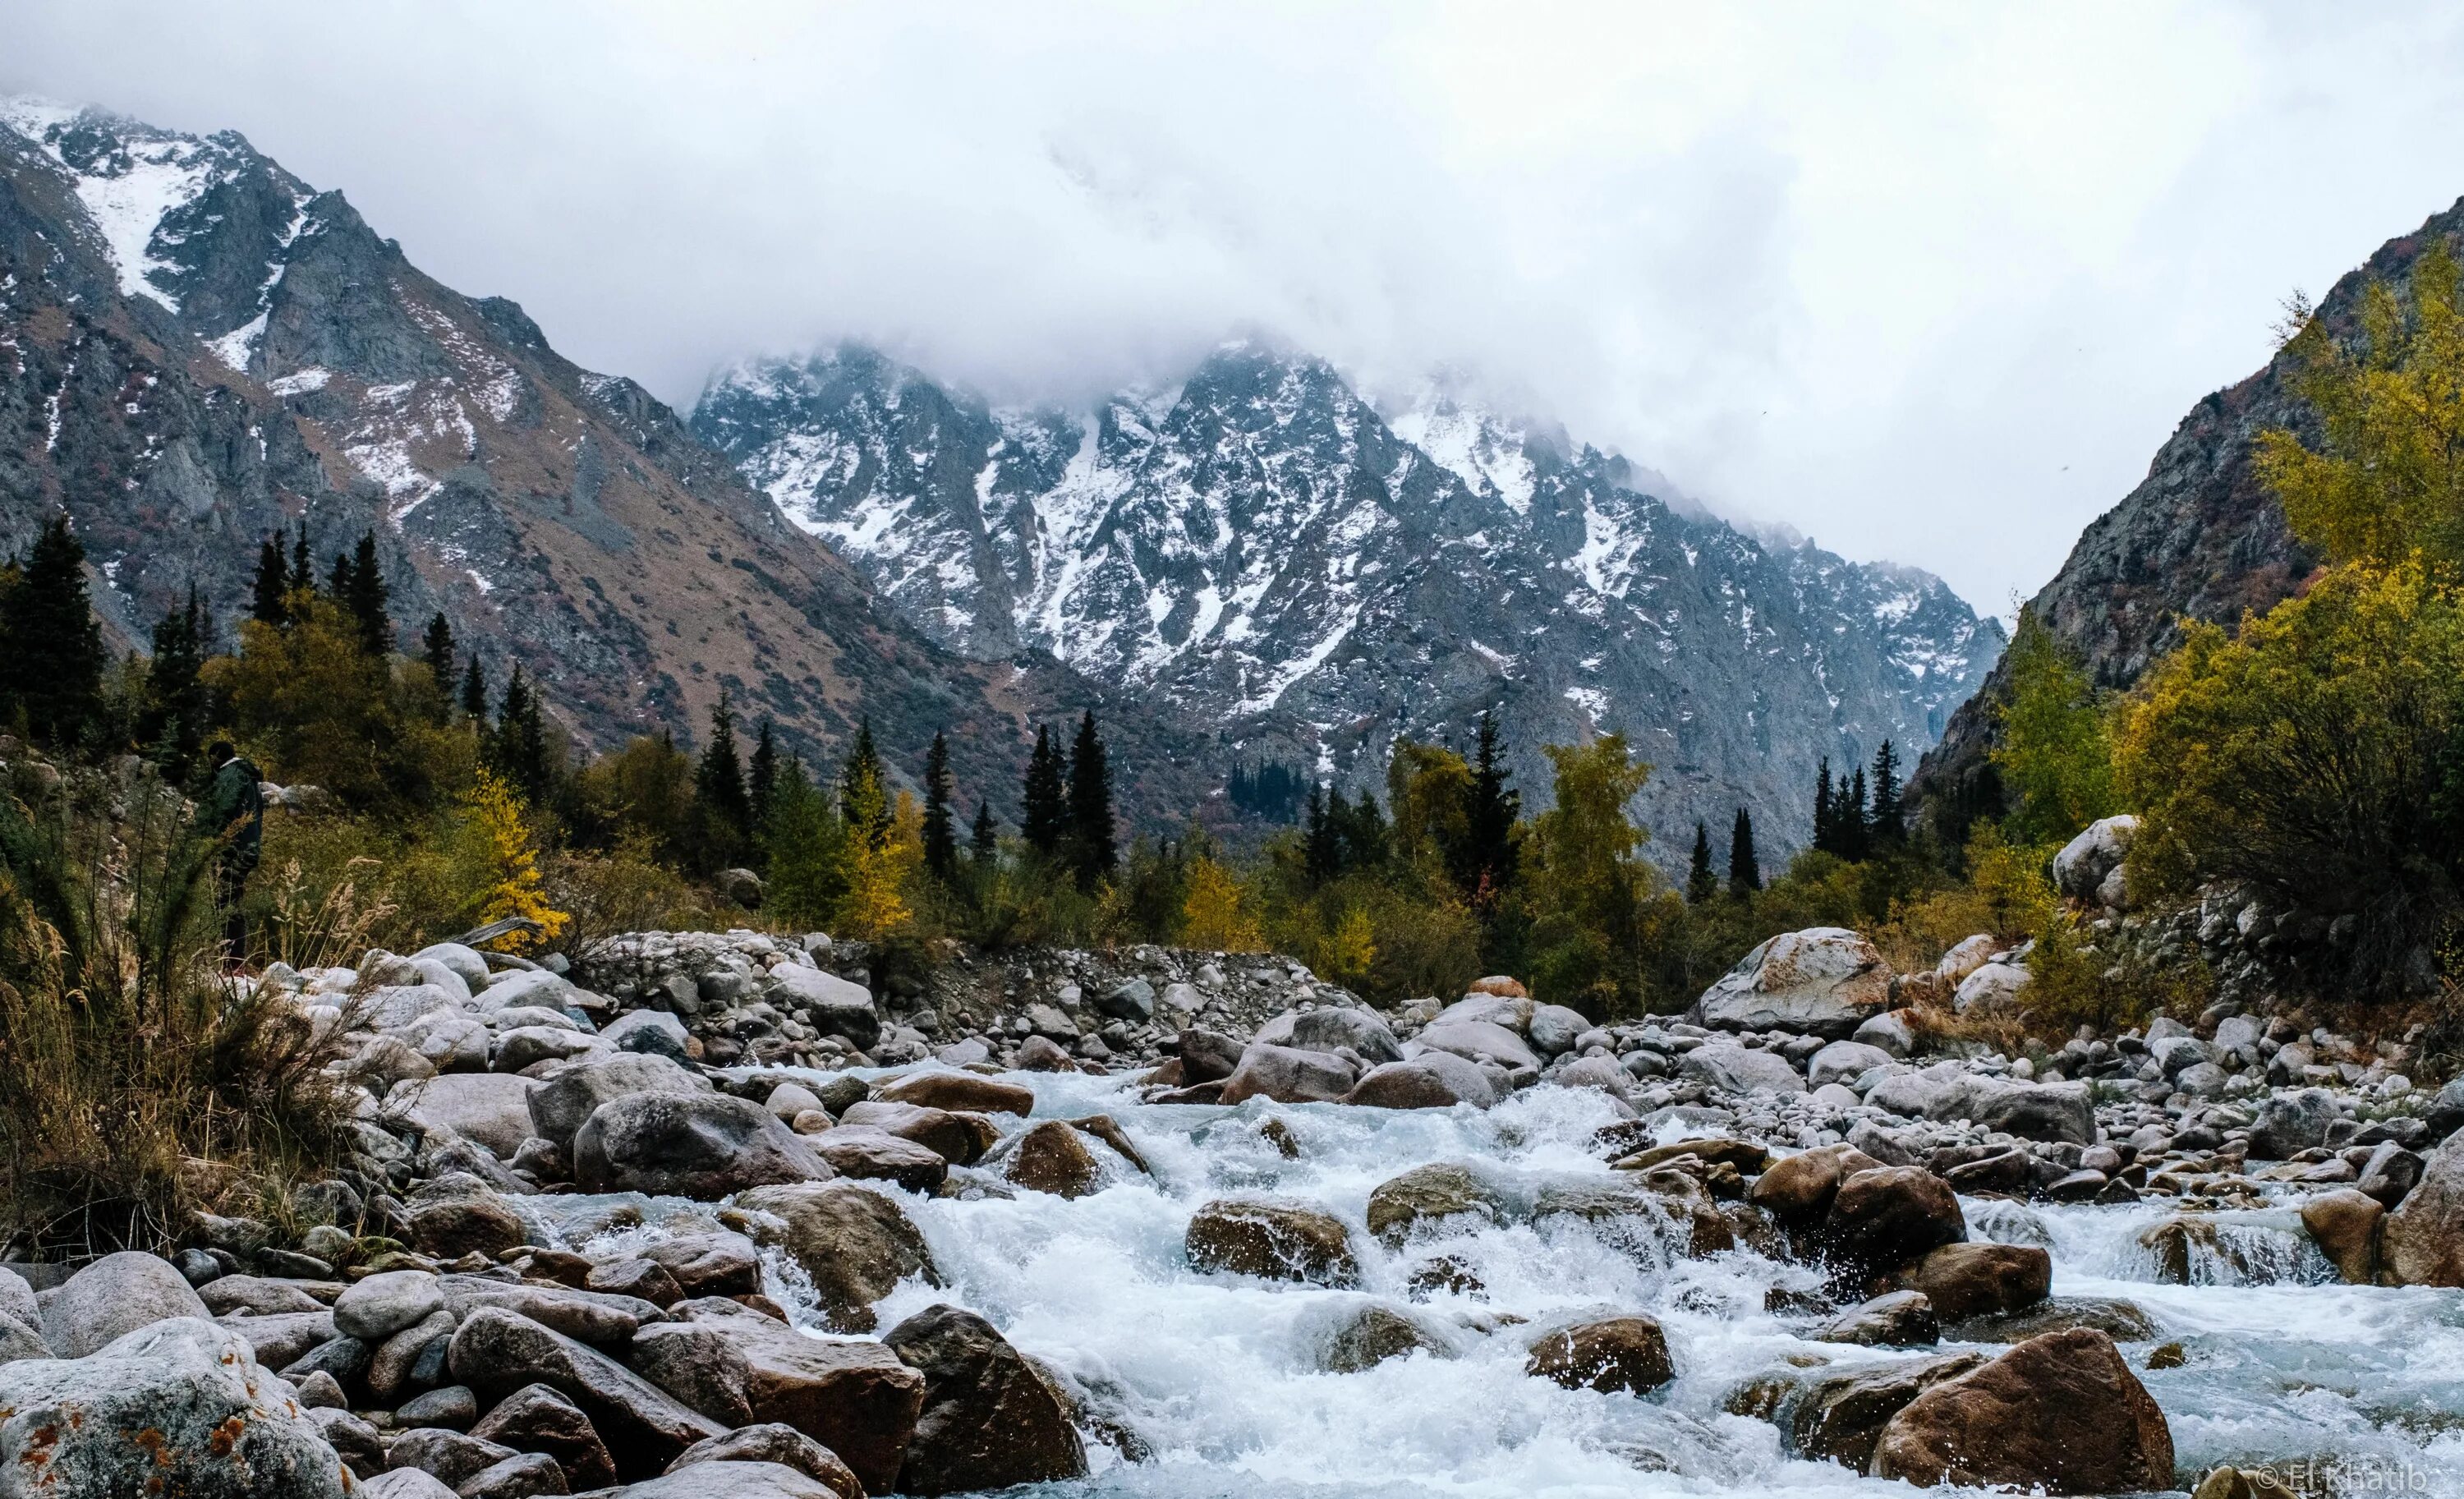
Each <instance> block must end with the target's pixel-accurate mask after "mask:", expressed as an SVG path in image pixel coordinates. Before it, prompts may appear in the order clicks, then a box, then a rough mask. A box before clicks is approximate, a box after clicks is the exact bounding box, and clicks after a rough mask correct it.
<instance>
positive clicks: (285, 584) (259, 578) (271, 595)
mask: <svg viewBox="0 0 2464 1499" xmlns="http://www.w3.org/2000/svg"><path fill="white" fill-rule="evenodd" d="M290 593H291V565H290V564H289V563H288V562H284V561H283V560H282V534H281V533H280V532H278V531H277V532H275V534H274V535H272V536H269V537H267V538H266V539H265V540H263V541H261V542H260V543H258V545H257V548H256V577H255V578H254V579H253V580H252V581H251V582H250V584H249V605H248V617H249V618H251V619H253V620H255V621H256V622H257V623H258V624H260V625H280V624H282V623H283V622H284V621H286V620H288V619H290V617H291V606H290V604H289V603H288V602H287V601H288V599H289V596H290Z"/></svg>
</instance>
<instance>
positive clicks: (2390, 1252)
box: [52, 1135, 2464, 1348]
mask: <svg viewBox="0 0 2464 1499" xmlns="http://www.w3.org/2000/svg"><path fill="white" fill-rule="evenodd" d="M2379 1264H2380V1267H2381V1269H2382V1272H2383V1274H2384V1275H2385V1277H2386V1278H2387V1281H2388V1282H2389V1283H2391V1284H2393V1285H2397V1286H2449V1287H2453V1286H2464V1135H2451V1136H2449V1137H2448V1139H2447V1141H2446V1142H2445V1143H2444V1144H2442V1145H2440V1146H2439V1147H2438V1148H2437V1149H2435V1150H2433V1151H2431V1153H2430V1154H2429V1155H2428V1156H2426V1157H2423V1158H2422V1168H2421V1184H2420V1185H2419V1186H2416V1187H2414V1188H2413V1189H2412V1190H2411V1191H2410V1192H2409V1193H2407V1194H2406V1195H2405V1199H2404V1201H2403V1202H2402V1203H2401V1204H2400V1205H2399V1206H2398V1207H2397V1208H2396V1210H2395V1211H2394V1212H2392V1213H2389V1214H2387V1222H2386V1223H2384V1224H2383V1225H2382V1226H2381V1227H2380V1229H2379ZM52 1346H54V1347H55V1348H56V1347H58V1346H59V1340H58V1339H57V1338H54V1339H53V1340H52Z"/></svg>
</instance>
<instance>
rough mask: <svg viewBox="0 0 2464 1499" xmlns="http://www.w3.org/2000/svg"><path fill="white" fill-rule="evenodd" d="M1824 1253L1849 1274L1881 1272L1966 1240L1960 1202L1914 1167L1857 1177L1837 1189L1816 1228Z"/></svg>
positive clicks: (1937, 1180)
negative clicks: (1853, 1272) (1852, 1272)
mask: <svg viewBox="0 0 2464 1499" xmlns="http://www.w3.org/2000/svg"><path fill="white" fill-rule="evenodd" d="M1819 1232H1820V1243H1821V1245H1822V1249H1823V1252H1824V1253H1825V1254H1826V1255H1827V1256H1829V1258H1830V1259H1831V1260H1833V1261H1834V1262H1835V1263H1837V1264H1838V1265H1841V1266H1844V1267H1846V1268H1850V1269H1853V1270H1866V1271H1872V1270H1882V1269H1887V1268H1891V1267H1893V1266H1898V1265H1905V1264H1907V1263H1908V1262H1909V1261H1911V1260H1914V1259H1917V1258H1918V1257H1920V1256H1922V1255H1925V1254H1926V1253H1929V1252H1931V1251H1932V1250H1934V1249H1935V1248H1938V1247H1940V1246H1941V1245H1946V1244H1956V1243H1958V1242H1959V1241H1960V1240H1962V1239H1964V1238H1966V1237H1967V1236H1968V1220H1967V1219H1966V1217H1965V1216H1963V1215H1962V1214H1961V1212H1960V1210H1959V1199H1958V1198H1957V1197H1956V1196H1954V1195H1953V1194H1952V1192H1951V1190H1950V1187H1949V1185H1948V1184H1947V1183H1946V1182H1945V1181H1944V1180H1943V1179H1941V1178H1940V1177H1937V1176H1935V1175H1933V1174H1932V1173H1931V1172H1929V1171H1924V1170H1921V1169H1919V1168H1917V1167H1914V1166H1881V1167H1877V1168H1875V1169H1873V1170H1870V1171H1859V1172H1858V1173H1857V1174H1856V1175H1854V1176H1852V1177H1849V1178H1848V1179H1846V1180H1844V1181H1841V1182H1840V1183H1839V1190H1838V1191H1837V1193H1835V1194H1834V1195H1833V1196H1832V1199H1831V1206H1830V1210H1829V1211H1828V1212H1826V1213H1825V1214H1824V1215H1823V1218H1822V1226H1821V1228H1820V1231H1819Z"/></svg>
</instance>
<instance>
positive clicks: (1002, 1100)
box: [874, 1071, 1035, 1117]
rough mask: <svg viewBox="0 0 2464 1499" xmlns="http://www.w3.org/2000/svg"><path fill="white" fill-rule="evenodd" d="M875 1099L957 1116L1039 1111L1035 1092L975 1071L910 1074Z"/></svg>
mask: <svg viewBox="0 0 2464 1499" xmlns="http://www.w3.org/2000/svg"><path fill="white" fill-rule="evenodd" d="M874 1096H875V1097H877V1098H880V1099H882V1100H883V1101H885V1102H888V1103H906V1104H915V1105H917V1106H919V1107H921V1108H926V1109H947V1110H949V1111H951V1112H952V1113H959V1112H964V1113H1015V1114H1019V1115H1021V1116H1022V1117H1023V1116H1024V1115H1026V1114H1030V1113H1034V1112H1035V1094H1034V1092H1033V1091H1031V1090H1029V1089H1026V1088H1024V1087H1022V1086H1020V1085H1019V1084H1017V1083H1004V1082H1002V1081H1001V1080H1000V1079H998V1078H992V1077H983V1076H980V1075H979V1074H977V1073H974V1072H940V1071H934V1072H910V1073H909V1074H907V1075H906V1076H905V1077H901V1078H896V1079H893V1080H891V1082H888V1083H885V1084H883V1085H882V1087H881V1090H880V1091H878V1092H877V1093H875V1094H874Z"/></svg>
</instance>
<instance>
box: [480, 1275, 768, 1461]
mask: <svg viewBox="0 0 2464 1499" xmlns="http://www.w3.org/2000/svg"><path fill="white" fill-rule="evenodd" d="M446 1363H447V1367H448V1368H450V1369H451V1371H452V1374H453V1378H454V1381H455V1382H456V1383H460V1384H466V1385H469V1386H470V1387H471V1388H472V1389H473V1390H474V1391H476V1392H478V1394H479V1395H480V1396H481V1397H482V1398H483V1399H485V1400H501V1399H503V1398H504V1397H506V1396H508V1395H511V1394H513V1393H514V1392H515V1391H517V1390H519V1389H521V1388H522V1387H524V1386H525V1385H532V1384H544V1385H546V1386H548V1387H549V1388H550V1389H552V1390H555V1391H556V1392H557V1393H558V1394H560V1395H562V1396H563V1397H564V1398H565V1399H566V1400H571V1401H572V1402H573V1403H574V1404H575V1405H577V1406H579V1407H581V1409H582V1411H583V1414H584V1415H586V1416H588V1417H589V1418H590V1424H591V1426H592V1428H593V1429H594V1430H596V1431H597V1432H598V1433H599V1437H600V1440H601V1441H603V1442H605V1444H607V1451H608V1455H609V1456H610V1457H611V1458H613V1459H614V1460H615V1464H616V1471H617V1473H618V1475H619V1476H620V1477H626V1478H633V1477H647V1476H649V1475H650V1474H653V1473H656V1472H658V1471H660V1470H661V1469H662V1468H665V1467H666V1466H668V1465H669V1464H670V1463H671V1462H673V1461H675V1457H676V1454H678V1453H680V1452H682V1451H683V1450H684V1449H685V1448H687V1447H689V1446H692V1445H693V1444H694V1443H696V1442H699V1441H702V1440H703V1439H705V1438H708V1437H715V1436H717V1435H718V1433H719V1431H720V1429H721V1428H720V1427H719V1425H718V1423H717V1422H714V1421H712V1420H711V1419H710V1418H709V1417H707V1416H704V1415H702V1414H701V1413H700V1412H698V1411H696V1410H693V1409H692V1408H691V1407H690V1406H687V1405H685V1404H684V1403H682V1402H681V1401H679V1400H676V1399H674V1398H673V1397H672V1396H671V1395H669V1394H668V1393H667V1392H666V1391H665V1390H662V1389H660V1388H659V1387H658V1386H657V1385H655V1384H652V1383H650V1382H649V1380H647V1379H645V1378H642V1377H641V1376H639V1375H637V1374H634V1373H633V1372H632V1371H631V1370H629V1369H627V1368H626V1367H625V1366H624V1365H622V1364H620V1363H618V1362H616V1361H615V1360H614V1359H612V1358H610V1357H608V1356H606V1355H605V1354H602V1353H599V1352H596V1351H595V1350H593V1349H590V1348H588V1347H585V1346H584V1345H583V1344H582V1343H579V1342H576V1341H575V1340H574V1339H572V1338H569V1337H567V1336H565V1335H564V1334H561V1333H558V1332H555V1331H553V1330H552V1329H549V1328H546V1327H543V1326H541V1325H540V1324H539V1323H537V1322H534V1321H532V1320H531V1319H530V1318H528V1317H526V1316H522V1315H519V1314H517V1313H516V1312H507V1311H504V1310H502V1309H500V1308H496V1307H480V1308H477V1309H475V1310H474V1311H473V1312H471V1314H470V1315H468V1316H466V1317H464V1318H463V1319H462V1325H461V1326H460V1327H459V1328H457V1329H455V1331H454V1334H453V1341H452V1343H451V1346H450V1347H449V1348H448V1350H447V1353H446Z"/></svg>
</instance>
